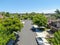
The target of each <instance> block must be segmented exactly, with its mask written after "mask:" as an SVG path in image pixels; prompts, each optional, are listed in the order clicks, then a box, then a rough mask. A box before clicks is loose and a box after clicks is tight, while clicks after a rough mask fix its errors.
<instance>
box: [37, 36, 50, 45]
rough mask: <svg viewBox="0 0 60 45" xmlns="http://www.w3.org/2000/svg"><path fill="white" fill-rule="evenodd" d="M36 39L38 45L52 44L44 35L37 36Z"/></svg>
mask: <svg viewBox="0 0 60 45" xmlns="http://www.w3.org/2000/svg"><path fill="white" fill-rule="evenodd" d="M36 41H37V43H38V45H50V44H49V43H48V41H47V40H46V39H45V38H43V37H38V36H37V37H36Z"/></svg>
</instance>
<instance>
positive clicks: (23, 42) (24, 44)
mask: <svg viewBox="0 0 60 45" xmlns="http://www.w3.org/2000/svg"><path fill="white" fill-rule="evenodd" d="M24 22H25V24H24V27H23V29H22V30H21V32H19V36H20V38H19V41H18V42H17V45H37V43H36V40H35V37H36V33H35V32H32V31H31V28H32V24H31V23H32V21H30V20H25V21H24Z"/></svg>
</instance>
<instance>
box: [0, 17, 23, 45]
mask: <svg viewBox="0 0 60 45" xmlns="http://www.w3.org/2000/svg"><path fill="white" fill-rule="evenodd" d="M22 27H23V24H22V23H21V21H20V19H19V18H16V17H14V18H12V17H9V18H4V19H0V45H7V43H8V42H9V40H10V39H13V40H16V36H15V34H14V33H13V31H15V32H17V31H21V28H22Z"/></svg>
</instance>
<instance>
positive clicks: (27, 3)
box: [0, 0, 60, 13]
mask: <svg viewBox="0 0 60 45" xmlns="http://www.w3.org/2000/svg"><path fill="white" fill-rule="evenodd" d="M56 9H60V0H0V12H1V11H2V12H3V11H5V12H11V13H25V12H38V13H41V12H43V13H53V12H54V11H55V10H56Z"/></svg>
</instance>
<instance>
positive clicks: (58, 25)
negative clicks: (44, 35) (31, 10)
mask: <svg viewBox="0 0 60 45" xmlns="http://www.w3.org/2000/svg"><path fill="white" fill-rule="evenodd" d="M48 26H49V27H50V28H51V30H52V31H53V32H55V31H58V30H60V19H57V20H53V21H51V22H50V23H49V24H48Z"/></svg>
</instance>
